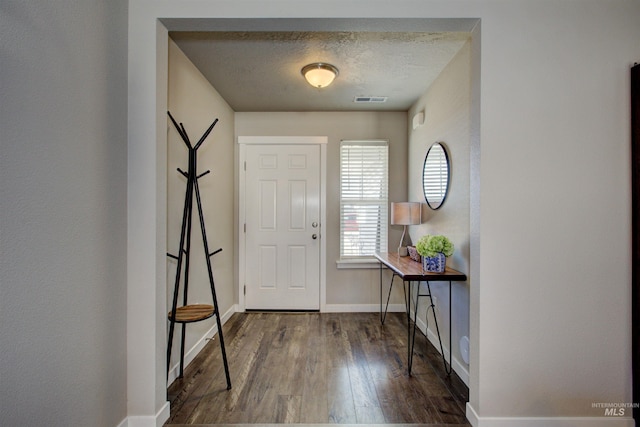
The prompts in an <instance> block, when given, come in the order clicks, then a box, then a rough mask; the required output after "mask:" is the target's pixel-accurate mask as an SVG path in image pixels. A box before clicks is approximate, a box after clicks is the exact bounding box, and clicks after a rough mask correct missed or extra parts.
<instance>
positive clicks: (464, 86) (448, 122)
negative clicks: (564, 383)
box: [409, 42, 474, 381]
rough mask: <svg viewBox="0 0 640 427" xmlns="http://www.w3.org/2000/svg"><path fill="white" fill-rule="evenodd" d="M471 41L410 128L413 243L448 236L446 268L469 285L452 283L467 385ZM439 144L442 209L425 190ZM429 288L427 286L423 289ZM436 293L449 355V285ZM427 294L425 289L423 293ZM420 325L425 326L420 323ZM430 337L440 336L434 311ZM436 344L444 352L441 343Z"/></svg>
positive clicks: (456, 338) (457, 357)
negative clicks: (420, 120) (445, 173)
mask: <svg viewBox="0 0 640 427" xmlns="http://www.w3.org/2000/svg"><path fill="white" fill-rule="evenodd" d="M470 67H471V42H467V43H466V44H465V45H464V46H463V47H462V49H461V50H460V52H458V53H457V55H456V56H455V57H454V58H453V59H452V60H451V62H450V63H449V64H448V65H447V67H446V68H445V69H444V70H443V71H442V73H441V74H440V76H438V78H437V79H436V80H435V81H434V82H433V84H432V85H431V86H430V87H429V89H428V90H427V92H426V93H425V94H424V95H423V96H421V97H420V99H418V101H416V103H414V105H413V106H412V107H411V109H410V110H409V117H410V118H412V117H413V115H414V114H417V113H418V112H420V111H424V113H425V123H424V125H422V126H420V127H418V128H417V129H415V130H414V129H412V128H411V127H410V129H409V200H411V201H416V202H422V204H423V206H422V208H423V217H422V218H423V223H422V224H420V225H416V226H412V227H409V234H410V235H411V239H412V241H413V242H417V240H418V239H419V238H420V237H421V236H424V235H425V234H444V235H445V236H447V237H448V238H449V239H451V241H452V243H453V244H454V247H455V251H454V254H453V255H452V256H451V257H449V258H448V259H447V265H449V266H451V267H452V268H455V269H456V270H459V271H462V272H463V273H465V274H466V275H467V277H468V278H469V280H468V281H467V282H455V283H452V289H451V294H452V300H451V301H452V324H453V333H452V345H451V346H452V348H453V360H454V362H455V363H453V366H454V368H456V371H457V372H458V373H459V375H460V376H461V377H462V378H463V380H465V381H468V379H467V377H468V369H469V366H468V365H467V364H466V363H465V362H464V360H463V359H462V357H461V354H460V346H459V342H460V338H462V337H463V336H467V337H468V336H469V287H470V286H473V284H474V277H472V276H471V275H470V270H469V264H470V256H471V255H470V217H469V215H470V207H469V203H470V192H469V190H470V157H469V156H470V147H471V116H470V114H471V68H470ZM435 142H441V143H443V145H444V146H445V147H446V149H447V152H448V154H449V161H450V164H451V170H450V172H451V180H450V186H449V193H448V195H447V198H446V200H445V202H444V204H443V205H442V206H441V207H440V208H439V209H438V210H432V209H430V208H429V206H428V205H427V204H426V203H425V199H424V194H423V191H422V169H423V165H424V158H425V155H426V153H427V151H428V150H429V148H430V147H431V145H432V144H434V143H435ZM422 286H423V287H424V286H425V285H424V284H423V285H422ZM431 292H432V293H433V295H434V297H435V298H436V301H437V302H436V306H437V308H436V309H437V313H438V322H439V323H438V328H439V329H440V334H441V337H442V338H443V339H444V341H443V344H444V347H445V354H448V352H449V351H450V349H449V343H448V339H447V337H448V336H449V330H450V325H449V285H448V284H447V283H440V282H434V283H432V284H431ZM423 293H426V290H423ZM420 303H421V304H422V309H420V310H418V318H419V319H422V320H424V319H425V316H426V310H425V307H426V305H427V301H426V300H425V301H424V302H423V301H420ZM418 324H421V322H418ZM426 324H427V325H428V327H429V336H430V337H431V338H432V340H433V339H434V338H436V337H437V335H436V333H437V332H436V327H435V322H434V319H433V312H432V311H429V317H428V322H426ZM433 342H434V345H435V346H436V348H438V349H439V348H440V347H439V343H438V341H437V339H435V341H433Z"/></svg>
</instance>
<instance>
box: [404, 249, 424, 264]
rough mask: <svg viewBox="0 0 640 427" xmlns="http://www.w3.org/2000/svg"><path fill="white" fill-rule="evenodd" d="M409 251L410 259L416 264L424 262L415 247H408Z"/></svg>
mask: <svg viewBox="0 0 640 427" xmlns="http://www.w3.org/2000/svg"><path fill="white" fill-rule="evenodd" d="M407 250H408V251H409V257H411V259H412V260H414V261H416V262H422V257H421V256H420V254H419V253H418V250H417V249H416V247H415V246H407Z"/></svg>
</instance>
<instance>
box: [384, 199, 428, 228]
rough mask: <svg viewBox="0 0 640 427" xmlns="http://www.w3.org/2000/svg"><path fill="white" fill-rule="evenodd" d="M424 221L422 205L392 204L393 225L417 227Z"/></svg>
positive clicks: (412, 203) (411, 203) (414, 203)
mask: <svg viewBox="0 0 640 427" xmlns="http://www.w3.org/2000/svg"><path fill="white" fill-rule="evenodd" d="M421 221H422V203H418V202H398V203H396V202H392V203H391V225H417V224H420V223H421Z"/></svg>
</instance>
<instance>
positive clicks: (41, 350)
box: [0, 0, 127, 426]
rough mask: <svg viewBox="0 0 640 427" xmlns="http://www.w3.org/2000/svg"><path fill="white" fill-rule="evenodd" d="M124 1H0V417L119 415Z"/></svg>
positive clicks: (101, 421) (99, 419)
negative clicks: (0, 2)
mask: <svg viewBox="0 0 640 427" xmlns="http://www.w3.org/2000/svg"><path fill="white" fill-rule="evenodd" d="M126 52H127V2H126V1H118V0H116V1H99V0H89V1H75V0H65V1H58V2H49V1H38V0H35V1H29V2H24V1H12V0H7V1H4V0H3V1H2V4H1V5H0V57H1V58H2V59H0V63H1V64H2V65H1V68H2V71H1V72H0V99H1V101H0V129H2V131H1V133H0V139H1V145H0V150H1V151H0V206H1V207H0V283H1V285H0V292H1V295H0V306H1V307H0V325H2V326H1V327H0V378H1V380H0V396H2V397H1V398H0V425H3V426H18V425H24V426H27V425H29V426H36V425H48V426H89V425H91V426H114V425H117V424H118V423H120V421H122V420H123V419H124V418H125V417H126V414H127V406H126V405H127V403H126V402H127V393H126V392H127V389H126V385H127V382H126V381H127V378H126V368H127V365H126V363H127V360H126V351H127V349H126V308H127V299H126V297H127V279H126V261H127V255H126V243H127V241H126V230H127V198H126V195H127V101H126V97H127V92H126V84H125V81H126V79H127V65H126V64H127V62H126V61H127V53H126Z"/></svg>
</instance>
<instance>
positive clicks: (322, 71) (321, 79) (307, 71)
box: [300, 62, 338, 88]
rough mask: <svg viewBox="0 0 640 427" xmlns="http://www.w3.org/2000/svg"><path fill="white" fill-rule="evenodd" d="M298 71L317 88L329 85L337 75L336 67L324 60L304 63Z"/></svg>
mask: <svg viewBox="0 0 640 427" xmlns="http://www.w3.org/2000/svg"><path fill="white" fill-rule="evenodd" d="M300 72H301V73H302V75H303V76H304V78H305V79H306V80H307V82H308V83H309V84H310V85H311V86H313V87H317V88H323V87H327V86H329V85H330V84H331V82H333V79H335V78H336V76H337V75H338V69H337V68H336V67H334V66H333V65H331V64H326V63H324V62H314V63H313V64H309V65H305V66H304V67H302V70H300Z"/></svg>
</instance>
